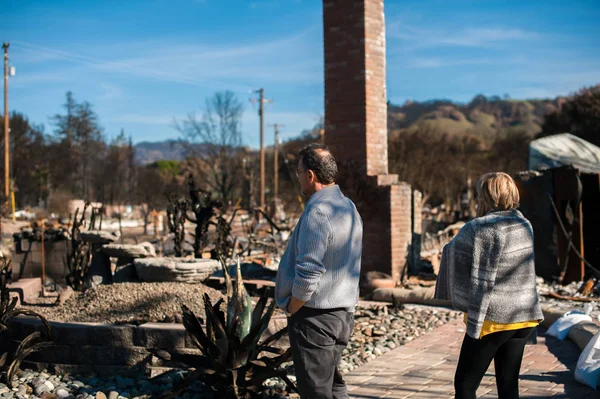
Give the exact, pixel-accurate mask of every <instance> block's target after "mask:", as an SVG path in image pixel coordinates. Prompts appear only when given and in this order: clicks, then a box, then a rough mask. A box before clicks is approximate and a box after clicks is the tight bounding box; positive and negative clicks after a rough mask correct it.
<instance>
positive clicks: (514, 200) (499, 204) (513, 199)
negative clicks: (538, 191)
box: [477, 172, 521, 211]
mask: <svg viewBox="0 0 600 399" xmlns="http://www.w3.org/2000/svg"><path fill="white" fill-rule="evenodd" d="M477 196H478V197H479V200H480V201H483V202H484V203H485V204H486V205H487V206H488V207H489V209H490V210H492V211H504V210H508V209H514V208H518V207H519V201H520V200H521V198H520V196H519V189H518V188H517V184H516V183H515V181H514V180H513V178H512V177H510V176H509V175H508V174H506V173H503V172H493V173H486V174H485V175H483V176H481V177H480V178H479V180H478V181H477Z"/></svg>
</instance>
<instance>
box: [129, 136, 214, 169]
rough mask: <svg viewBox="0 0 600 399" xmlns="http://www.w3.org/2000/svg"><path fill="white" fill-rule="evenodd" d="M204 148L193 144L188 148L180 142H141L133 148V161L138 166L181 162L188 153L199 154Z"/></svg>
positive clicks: (187, 145) (203, 145) (201, 145)
mask: <svg viewBox="0 0 600 399" xmlns="http://www.w3.org/2000/svg"><path fill="white" fill-rule="evenodd" d="M206 146H207V145H206V144H193V145H191V147H190V145H189V144H186V143H184V142H182V141H180V140H165V141H142V142H140V143H137V144H136V145H135V146H134V147H135V161H136V163H138V164H140V165H147V164H150V163H152V162H156V161H160V160H162V159H168V160H173V161H183V160H184V159H185V157H186V155H187V153H188V151H194V152H195V153H200V154H201V153H202V152H203V151H204V150H205V149H206Z"/></svg>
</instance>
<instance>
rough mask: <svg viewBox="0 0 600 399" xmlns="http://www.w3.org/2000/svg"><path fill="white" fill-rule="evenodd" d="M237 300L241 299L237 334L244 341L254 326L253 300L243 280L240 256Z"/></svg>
mask: <svg viewBox="0 0 600 399" xmlns="http://www.w3.org/2000/svg"><path fill="white" fill-rule="evenodd" d="M236 277H237V281H236V286H237V300H238V301H239V308H238V309H236V310H238V311H239V313H238V315H237V317H238V318H239V322H238V324H237V336H238V338H239V339H240V341H243V340H244V338H246V336H247V335H248V334H249V333H250V328H251V327H252V300H251V299H250V295H248V291H246V287H245V286H244V281H243V280H242V270H241V267H240V258H239V257H238V259H237V276H236Z"/></svg>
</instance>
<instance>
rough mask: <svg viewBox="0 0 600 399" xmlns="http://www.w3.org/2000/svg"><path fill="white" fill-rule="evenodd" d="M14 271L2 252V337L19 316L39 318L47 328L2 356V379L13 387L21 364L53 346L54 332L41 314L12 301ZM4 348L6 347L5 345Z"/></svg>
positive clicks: (0, 303)
mask: <svg viewBox="0 0 600 399" xmlns="http://www.w3.org/2000/svg"><path fill="white" fill-rule="evenodd" d="M11 274H12V269H11V266H10V260H9V259H7V258H6V257H4V256H3V254H2V253H1V252H0V333H2V335H0V337H1V338H2V339H6V338H7V334H6V333H8V332H9V327H8V322H9V321H10V319H12V318H13V317H16V316H19V315H27V316H34V317H37V318H39V319H40V320H41V321H42V323H44V326H45V334H42V333H41V332H39V331H36V332H34V333H31V334H30V335H28V336H27V337H25V339H23V340H22V341H21V343H20V344H19V345H18V347H17V349H16V351H15V352H14V353H9V352H4V353H2V354H1V355H0V371H1V372H2V374H1V378H2V379H3V380H4V382H6V384H7V385H9V386H11V387H12V383H13V380H14V379H15V375H16V373H17V371H19V367H20V366H21V363H22V362H23V360H25V358H26V357H27V356H29V355H30V354H31V353H33V352H36V351H39V350H41V349H43V348H46V347H49V346H51V345H52V342H51V339H52V330H51V328H50V325H49V324H48V321H47V320H46V319H45V318H44V317H43V316H42V315H40V314H38V313H36V312H33V311H31V310H27V309H22V308H17V301H18V298H16V297H15V298H13V299H12V300H11V299H10V295H9V292H8V288H7V286H6V285H7V283H8V281H9V280H10V276H11ZM3 346H4V345H3Z"/></svg>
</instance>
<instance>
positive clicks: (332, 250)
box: [275, 144, 362, 399]
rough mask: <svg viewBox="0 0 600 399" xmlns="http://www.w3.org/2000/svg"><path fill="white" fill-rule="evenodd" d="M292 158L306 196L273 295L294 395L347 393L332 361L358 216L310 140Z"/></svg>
mask: <svg viewBox="0 0 600 399" xmlns="http://www.w3.org/2000/svg"><path fill="white" fill-rule="evenodd" d="M299 155H300V160H299V161H298V169H297V170H296V175H297V176H298V180H299V181H300V188H301V192H302V195H303V196H304V197H305V198H309V200H308V202H307V203H306V207H305V209H304V212H303V213H302V215H301V216H300V220H299V221H298V224H297V225H296V228H295V229H294V233H293V234H292V236H291V238H290V241H289V244H288V247H287V249H286V251H285V254H284V255H283V257H282V258H281V262H280V264H279V270H278V272H277V284H276V287H275V299H276V301H277V306H279V307H280V308H282V309H284V310H285V311H286V314H287V316H288V331H289V337H290V346H291V347H292V353H293V360H294V367H295V369H296V378H297V384H298V390H299V393H300V396H301V398H302V399H321V398H323V399H325V398H326V399H332V398H335V399H339V398H348V394H347V392H346V384H345V383H344V380H343V379H342V376H341V374H340V372H339V370H338V368H337V365H338V363H339V362H340V359H341V356H342V351H343V350H344V348H345V347H346V345H347V344H348V340H349V338H350V334H351V333H352V327H353V325H354V307H355V305H356V301H357V300H358V282H359V277H360V260H361V255H362V220H361V218H360V215H359V214H358V212H357V210H356V207H355V206H354V204H353V203H352V201H350V200H349V199H348V198H346V197H345V196H344V195H343V194H342V192H341V191H340V188H339V186H337V185H336V184H335V178H336V176H337V165H336V163H335V159H334V157H333V155H332V154H331V152H329V150H328V149H327V147H326V146H324V145H320V144H311V145H308V146H306V147H305V148H303V149H302V150H301V151H300V154H299Z"/></svg>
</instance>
